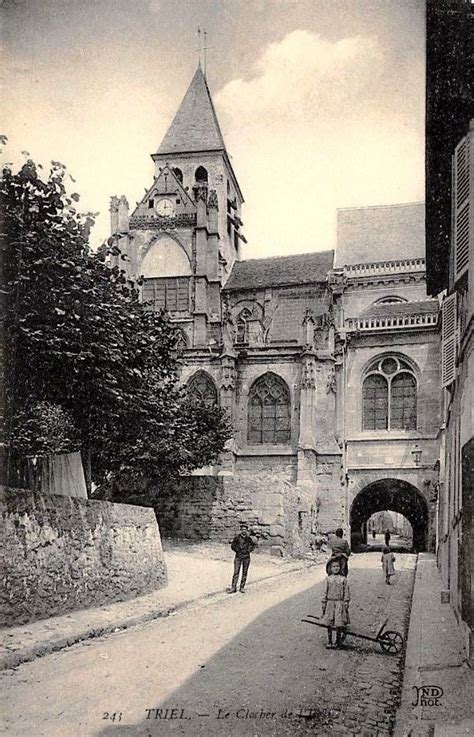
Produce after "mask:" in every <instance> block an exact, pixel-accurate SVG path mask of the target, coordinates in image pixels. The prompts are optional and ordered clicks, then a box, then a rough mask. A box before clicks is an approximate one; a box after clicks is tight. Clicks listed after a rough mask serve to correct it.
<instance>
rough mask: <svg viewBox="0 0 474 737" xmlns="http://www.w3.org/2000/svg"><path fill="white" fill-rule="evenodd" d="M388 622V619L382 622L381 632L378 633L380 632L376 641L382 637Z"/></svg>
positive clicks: (376, 636)
mask: <svg viewBox="0 0 474 737" xmlns="http://www.w3.org/2000/svg"><path fill="white" fill-rule="evenodd" d="M387 622H388V618H387V619H384V621H383V622H382V625H381V627H380V629H379V631H378V632H377V634H376V635H375V639H376V640H378V639H379V637H380V635H381V634H382V632H383V631H384V629H385V627H386V625H387Z"/></svg>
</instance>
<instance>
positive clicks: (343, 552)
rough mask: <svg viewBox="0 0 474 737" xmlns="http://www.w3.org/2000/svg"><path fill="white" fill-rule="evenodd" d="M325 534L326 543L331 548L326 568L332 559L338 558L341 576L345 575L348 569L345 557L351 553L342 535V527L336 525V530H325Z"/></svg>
mask: <svg viewBox="0 0 474 737" xmlns="http://www.w3.org/2000/svg"><path fill="white" fill-rule="evenodd" d="M326 535H327V538H328V545H329V547H330V548H331V557H330V558H329V560H328V562H327V565H326V570H329V569H330V563H331V562H332V561H333V560H338V561H339V565H340V569H341V574H342V575H343V576H347V573H348V570H349V568H348V563H347V559H348V558H349V556H350V554H351V548H350V545H349V543H348V542H347V540H346V539H345V537H344V530H343V529H342V527H338V528H337V530H331V531H329V532H326ZM328 575H329V573H328Z"/></svg>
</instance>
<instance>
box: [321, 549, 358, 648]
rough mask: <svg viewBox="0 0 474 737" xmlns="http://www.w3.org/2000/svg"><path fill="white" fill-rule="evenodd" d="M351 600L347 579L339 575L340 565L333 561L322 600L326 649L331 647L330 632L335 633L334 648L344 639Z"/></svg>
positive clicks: (348, 621) (348, 620)
mask: <svg viewBox="0 0 474 737" xmlns="http://www.w3.org/2000/svg"><path fill="white" fill-rule="evenodd" d="M350 600H351V596H350V591H349V584H348V583H347V578H346V577H345V576H343V575H342V573H341V565H340V563H339V562H338V561H337V560H333V561H332V562H331V565H330V572H329V575H328V577H327V579H326V589H325V592H324V597H323V599H322V605H323V621H324V623H325V624H327V625H328V643H327V645H326V647H327V648H329V649H331V648H332V647H333V641H332V632H333V629H334V630H335V631H336V647H340V646H341V645H342V643H343V641H344V639H345V629H346V627H347V625H348V624H349V623H350V619H349V602H350Z"/></svg>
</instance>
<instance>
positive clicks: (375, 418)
mask: <svg viewBox="0 0 474 737" xmlns="http://www.w3.org/2000/svg"><path fill="white" fill-rule="evenodd" d="M416 427H417V382H416V378H415V376H414V374H413V372H412V370H411V368H410V366H409V365H408V364H407V363H406V362H405V361H403V359H400V358H398V357H392V356H388V357H385V358H382V359H379V360H377V361H376V362H374V363H373V364H372V366H371V367H370V370H369V373H368V375H367V376H366V377H365V379H364V382H363V385H362V429H363V430H416Z"/></svg>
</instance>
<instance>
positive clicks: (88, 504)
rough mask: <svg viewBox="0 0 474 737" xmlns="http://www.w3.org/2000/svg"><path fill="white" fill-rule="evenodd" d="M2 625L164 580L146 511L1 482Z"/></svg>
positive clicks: (155, 532)
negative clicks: (21, 489)
mask: <svg viewBox="0 0 474 737" xmlns="http://www.w3.org/2000/svg"><path fill="white" fill-rule="evenodd" d="M0 508H1V512H2V533H3V540H4V551H5V560H4V562H3V565H2V569H3V571H4V573H3V584H4V585H3V587H2V601H1V614H0V617H1V620H0V623H1V624H2V625H13V624H20V623H23V622H28V621H31V620H34V619H42V618H44V617H50V616H54V615H59V614H65V613H66V612H69V611H73V610H76V609H82V608H87V607H89V606H100V605H103V604H106V603H109V602H112V601H123V600H125V599H129V598H132V597H134V596H138V595H140V594H143V593H146V592H149V591H153V590H154V589H156V588H159V587H160V586H163V585H164V584H165V583H166V567H165V563H164V559H163V551H162V547H161V540H160V532H159V528H158V524H157V522H156V518H155V515H154V513H153V510H152V509H149V508H146V507H136V506H131V505H126V504H111V503H109V502H104V501H96V500H84V499H79V498H75V497H67V496H53V495H51V496H50V495H47V496H46V495H41V494H36V493H32V492H28V491H17V490H11V489H6V488H5V487H0Z"/></svg>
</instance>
